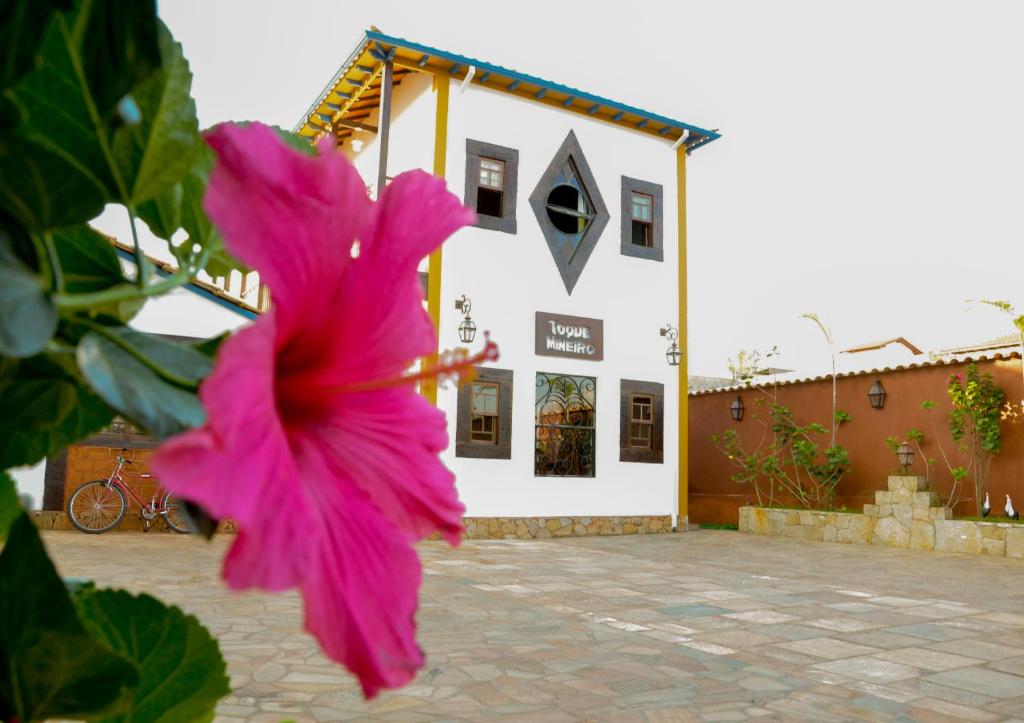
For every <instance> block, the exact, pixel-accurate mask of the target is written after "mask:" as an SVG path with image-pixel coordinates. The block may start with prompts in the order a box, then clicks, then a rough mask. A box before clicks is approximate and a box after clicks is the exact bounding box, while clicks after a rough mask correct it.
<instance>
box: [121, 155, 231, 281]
mask: <svg viewBox="0 0 1024 723" xmlns="http://www.w3.org/2000/svg"><path fill="white" fill-rule="evenodd" d="M213 164H214V154H213V151H212V150H211V149H210V147H209V146H207V145H206V144H205V143H204V144H202V146H201V147H200V148H199V150H198V151H197V152H196V154H195V157H194V158H193V162H192V167H191V168H190V169H189V171H188V173H186V174H185V176H184V178H182V179H181V181H180V182H179V183H178V184H177V185H176V186H175V187H174V188H172V189H170V190H168V191H166V192H165V193H164V194H162V195H161V196H160V197H158V198H157V199H155V200H153V201H150V202H147V203H145V204H143V205H142V206H140V207H139V216H140V217H141V218H142V220H144V221H145V222H146V224H147V225H149V227H150V230H152V231H153V233H155V234H156V235H157V236H159V237H160V238H162V239H164V240H165V241H167V242H168V246H170V249H171V252H172V253H173V254H174V256H175V258H177V259H178V262H179V263H182V264H187V263H191V260H192V259H193V258H194V257H195V256H196V255H197V253H198V252H195V250H194V248H193V247H194V246H199V247H200V249H201V250H202V251H205V252H206V253H207V255H208V257H207V261H206V264H205V266H204V268H205V270H206V272H207V273H208V274H210V276H214V277H216V276H227V275H228V274H229V273H231V271H232V270H233V269H238V270H239V271H241V272H242V273H246V272H248V271H249V269H248V268H247V267H246V266H245V265H244V264H242V263H241V262H239V261H238V260H237V259H235V258H234V257H232V256H231V255H230V254H229V253H228V252H227V250H226V249H225V248H224V239H223V238H222V237H221V235H220V232H219V231H218V230H217V228H216V226H214V225H213V222H212V221H211V220H210V217H209V216H207V215H206V210H205V209H204V208H203V196H204V195H205V194H206V186H207V184H208V183H209V180H210V173H211V171H212V170H213ZM179 228H181V229H184V231H185V233H186V234H187V235H188V240H187V241H183V242H182V243H180V244H178V245H177V246H174V245H173V244H172V243H171V237H172V236H173V235H174V234H175V233H176V232H177V231H178V229H179Z"/></svg>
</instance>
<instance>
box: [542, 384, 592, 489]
mask: <svg viewBox="0 0 1024 723" xmlns="http://www.w3.org/2000/svg"><path fill="white" fill-rule="evenodd" d="M536 388H537V395H536V400H535V420H534V421H535V438H534V470H533V473H534V475H535V476H537V477H593V476H594V473H595V470H596V465H595V457H596V455H595V450H596V433H595V429H594V427H595V421H596V414H597V407H596V400H597V380H596V379H594V378H593V377H578V376H569V375H565V374H548V373H546V372H537V384H536Z"/></svg>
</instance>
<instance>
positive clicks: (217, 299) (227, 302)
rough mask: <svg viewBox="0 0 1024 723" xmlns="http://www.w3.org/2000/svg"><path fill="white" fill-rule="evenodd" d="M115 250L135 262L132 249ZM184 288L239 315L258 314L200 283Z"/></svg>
mask: <svg viewBox="0 0 1024 723" xmlns="http://www.w3.org/2000/svg"><path fill="white" fill-rule="evenodd" d="M114 251H116V252H117V255H118V256H120V257H121V258H122V259H124V260H125V261H130V262H132V263H135V254H134V253H132V252H131V251H126V250H125V249H123V248H121V247H120V246H115V247H114ZM153 266H154V270H155V271H156V273H157V274H158V275H159V276H162V277H165V278H166V277H168V276H170V275H171V272H170V271H168V270H166V269H164V268H163V267H161V266H159V265H158V264H154V265H153ZM182 288H183V289H187V290H188V291H191V292H192V293H193V294H197V295H199V296H201V297H203V298H204V299H207V300H209V301H212V302H213V303H215V304H219V305H220V306H223V307H224V308H225V309H227V310H228V311H233V312H235V313H236V314H238V315H239V316H244V317H245V318H246V319H255V318H257V316H258V314H256V313H255V312H253V311H250V310H249V309H246V308H245V307H243V306H240V305H239V304H236V303H235V302H233V301H231V299H225V298H224V297H223V296H218V295H217V294H215V293H213V292H212V291H210V290H209V289H207V288H205V287H203V286H200V285H199V284H194V283H188V284H184V285H183V286H182Z"/></svg>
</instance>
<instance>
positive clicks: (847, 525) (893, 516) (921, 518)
mask: <svg viewBox="0 0 1024 723" xmlns="http://www.w3.org/2000/svg"><path fill="white" fill-rule="evenodd" d="M946 517H947V511H946V508H945V507H941V506H940V505H939V500H938V496H937V495H936V494H935V492H932V491H930V490H929V489H928V487H927V485H926V483H925V481H924V478H923V477H896V476H894V477H890V478H889V480H888V489H887V490H883V491H878V492H876V493H875V504H873V505H864V513H863V514H860V513H856V512H820V511H816V510H783V509H770V508H764V507H741V508H740V520H739V529H740V532H748V533H752V534H755V535H775V536H777V537H792V538H796V539H800V540H818V541H822V542H846V543H851V544H859V545H881V546H885V547H905V548H910V549H914V550H939V551H940V552H963V553H971V554H979V555H996V556H999V557H1003V556H1005V557H1014V558H1024V525H1019V524H1012V523H1007V522H982V521H973V520H949V519H946Z"/></svg>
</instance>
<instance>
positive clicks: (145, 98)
mask: <svg viewBox="0 0 1024 723" xmlns="http://www.w3.org/2000/svg"><path fill="white" fill-rule="evenodd" d="M158 37H159V45H160V57H161V60H162V66H161V68H160V69H159V70H158V71H157V72H155V73H152V74H151V75H150V76H149V77H148V78H146V79H145V80H143V81H142V82H141V83H139V84H138V85H136V86H135V87H134V88H133V89H132V93H131V95H132V98H133V99H134V100H135V102H136V104H137V105H138V107H139V110H140V111H141V113H142V121H141V122H140V123H138V124H136V125H128V124H125V125H122V126H120V127H119V128H118V129H117V130H116V131H114V137H113V154H114V159H115V162H116V164H117V173H118V175H119V176H120V178H121V179H122V181H123V184H124V188H125V189H126V191H127V196H125V197H122V198H120V201H121V203H123V204H124V205H126V206H129V207H135V206H138V205H139V204H140V203H142V202H143V201H147V200H149V199H151V198H156V197H157V196H158V195H160V194H161V193H163V192H165V191H166V190H168V189H169V188H171V187H172V186H173V185H174V184H175V183H177V181H178V179H180V178H181V177H182V175H183V174H184V173H185V172H186V171H187V170H188V169H189V167H190V166H191V164H192V156H193V154H194V153H195V152H196V151H197V150H198V149H199V148H200V147H201V146H202V145H203V142H202V139H201V138H200V137H199V123H198V121H197V120H196V104H195V101H194V100H192V96H191V94H190V90H191V87H192V73H191V72H190V71H189V67H188V61H187V60H185V56H184V55H182V51H181V44H180V43H177V42H175V40H174V38H173V36H172V35H171V32H170V31H169V30H168V29H167V28H166V27H165V26H164V25H163V24H162V23H160V25H159V33H158Z"/></svg>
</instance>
